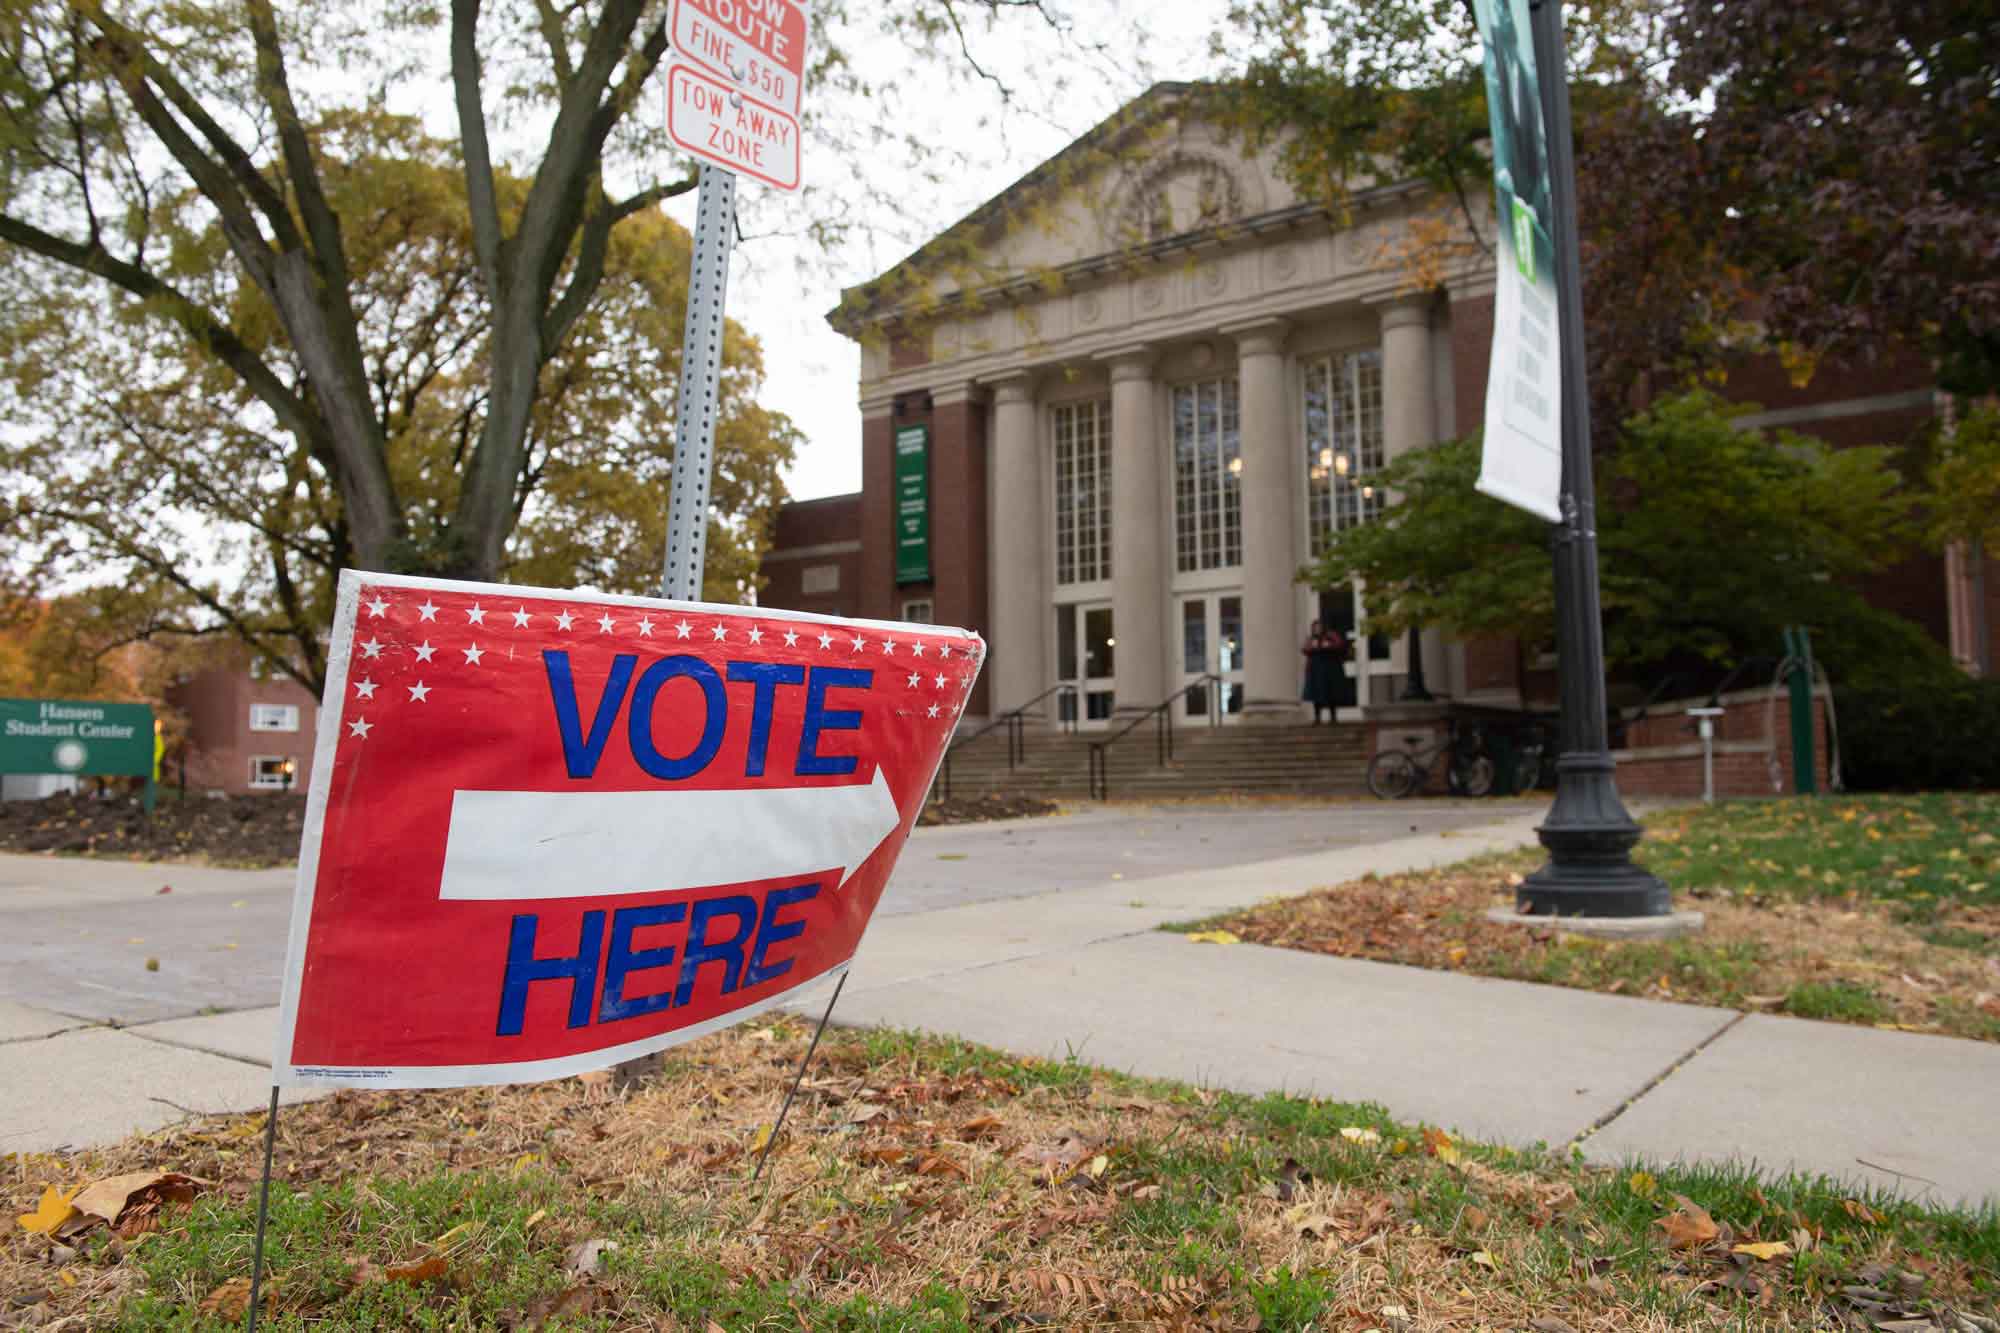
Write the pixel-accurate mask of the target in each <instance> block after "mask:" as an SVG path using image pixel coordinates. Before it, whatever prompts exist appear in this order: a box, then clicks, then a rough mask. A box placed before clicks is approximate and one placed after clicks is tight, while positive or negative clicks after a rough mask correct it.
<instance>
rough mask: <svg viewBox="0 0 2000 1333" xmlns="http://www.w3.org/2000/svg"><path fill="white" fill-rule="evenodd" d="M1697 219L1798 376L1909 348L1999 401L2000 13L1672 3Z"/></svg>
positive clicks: (1928, 4)
mask: <svg viewBox="0 0 2000 1333" xmlns="http://www.w3.org/2000/svg"><path fill="white" fill-rule="evenodd" d="M1668 39H1669V42H1670V44H1671V46H1672V48H1673V50H1674V53H1675V57H1674V62H1673V67H1672V71H1673V80H1674V83H1675V84H1676V85H1678V87H1679V88H1680V90H1681V91H1682V92H1683V93H1684V94H1686V95H1687V96H1689V97H1691V98H1699V99H1701V102H1702V104H1704V105H1705V106H1706V107H1707V108H1708V109H1706V110H1705V111H1704V112H1703V114H1702V115H1701V118H1700V122H1701V128H1702V155H1701V158H1700V161H1699V166H1700V171H1701V174H1700V175H1699V176H1698V177H1686V176H1685V174H1684V173H1682V176H1681V179H1680V180H1679V181H1678V182H1677V183H1678V184H1679V185H1680V186H1681V187H1682V188H1684V189H1686V190H1687V191H1688V192H1689V197H1690V198H1691V199H1694V200H1698V201H1700V203H1701V204H1702V209H1701V212H1702V213H1703V214H1705V217H1706V222H1705V225H1707V226H1708V227H1709V228H1711V229H1712V230H1713V231H1714V232H1715V234H1716V236H1717V237H1718V239H1719V241H1720V243H1721V245H1722V250H1723V254H1724V256H1725V258H1726V259H1727V260H1728V261H1729V262H1730V263H1732V264H1734V265H1736V266H1738V267H1740V268H1741V269H1742V270H1743V271H1744V272H1745V273H1746V274H1747V275H1749V277H1750V278H1751V280H1752V281H1753V283H1754V285H1755V289H1756V290H1757V292H1758V293H1759V298H1760V302H1759V303H1760V313H1761V317H1762V318H1763V320H1764V321H1765V322H1766V324H1767V326H1768V328H1769V329H1770V331H1771V332H1772V333H1773V334H1774V335H1775V336H1777V337H1780V338H1783V339H1785V340H1787V341H1788V342H1790V343H1791V344H1793V345H1794V346H1795V347H1796V349H1797V351H1798V353H1799V354H1800V357H1801V364H1802V365H1810V364H1811V363H1812V362H1813V361H1814V360H1816V359H1818V358H1820V357H1822V356H1838V357H1842V358H1845V359H1857V358H1860V357H1865V356H1870V355H1874V354H1877V353H1879V352H1881V351H1883V350H1884V349H1887V348H1895V347H1898V346H1901V347H1904V348H1914V349H1917V350H1919V351H1921V352H1922V353H1923V354H1924V355H1925V356H1927V357H1928V358H1929V359H1930V361H1931V362H1932V363H1933V364H1934V365H1935V366H1936V367H1937V369H1938V373H1939V377H1940V381H1941V382H1942V383H1943V384H1944V385H1945V387H1947V388H1950V389H1953V390H1955V391H1957V392H1960V393H1968V394H1978V393H1992V392H1994V391H1996V390H2000V170H1996V169H1995V163H1996V162H2000V59H1996V58H1995V55H1994V53H1995V52H1996V51H2000V5H1995V4H1992V3H1990V0H1982V2H1980V3H1966V2H1965V0H1897V3H1894V4H1881V3H1878V2H1877V0H1821V3H1816V4H1810V5H1801V4H1797V3H1793V2H1791V0H1680V3H1679V4H1678V5H1676V6H1675V7H1674V9H1673V12H1672V20H1671V24H1670V27H1669V31H1668Z"/></svg>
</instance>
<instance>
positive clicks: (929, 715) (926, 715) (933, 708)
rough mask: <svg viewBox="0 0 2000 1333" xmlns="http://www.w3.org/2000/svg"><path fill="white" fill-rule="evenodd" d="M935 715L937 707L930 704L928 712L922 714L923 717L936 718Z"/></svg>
mask: <svg viewBox="0 0 2000 1333" xmlns="http://www.w3.org/2000/svg"><path fill="white" fill-rule="evenodd" d="M937 715H938V706H937V705H936V704H932V705H931V710H930V712H928V713H926V714H924V716H925V717H936V716H937Z"/></svg>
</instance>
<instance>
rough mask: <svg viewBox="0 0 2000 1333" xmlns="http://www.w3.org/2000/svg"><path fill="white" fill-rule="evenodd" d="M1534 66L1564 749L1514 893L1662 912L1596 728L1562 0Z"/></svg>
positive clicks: (1591, 558)
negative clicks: (1549, 242)
mask: <svg viewBox="0 0 2000 1333" xmlns="http://www.w3.org/2000/svg"><path fill="white" fill-rule="evenodd" d="M1529 2H1530V5H1531V7H1532V9H1533V12H1534V17H1533V29H1534V38H1535V68H1536V72H1537V73H1538V74H1539V75H1540V76H1541V85H1542V118H1543V120H1544V122H1545V123H1546V124H1547V126H1548V135H1549V200H1550V203H1551V205H1552V207H1551V210H1550V211H1551V212H1552V213H1553V214H1554V215H1555V217H1554V222H1555V228H1554V230H1555V234H1554V236H1553V238H1552V239H1553V240H1554V242H1555V259H1556V294H1557V298H1558V299H1559V300H1560V301H1561V302H1562V314H1561V339H1562V347H1561V354H1562V394H1563V402H1562V511H1563V521H1562V522H1561V523H1559V524H1557V525H1556V529H1555V564H1556V570H1555V573H1556V659H1557V663H1558V674H1559V676H1560V680H1561V687H1562V737H1561V742H1562V748H1561V752H1560V758H1558V759H1557V760H1556V774H1557V780H1556V799H1555V805H1554V806H1553V807H1552V808H1551V809H1550V810H1549V817H1548V819H1547V820H1545V821H1544V822H1543V824H1542V826H1541V828H1540V829H1539V830H1538V832H1539V834H1540V836H1541V839H1542V845H1543V846H1544V847H1546V848H1548V849H1549V863H1548V864H1547V865H1546V866H1543V867H1542V868H1541V869H1540V870H1537V871H1536V872H1535V873H1534V874H1532V875H1530V876H1528V878H1527V880H1526V882H1524V883H1523V884H1522V885H1521V887H1520V888H1519V889H1518V890H1517V891H1516V893H1515V899H1516V904H1517V905H1518V906H1519V908H1520V909H1521V910H1522V911H1524V912H1532V913H1535V914H1537V915H1542V916H1665V915H1667V914H1668V913H1669V912H1671V911H1672V910H1673V902H1672V898H1671V896H1670V895H1669V894H1668V892H1667V886H1666V885H1665V884H1664V883H1663V882H1661V881H1660V879H1659V878H1658V877H1656V876H1654V875H1651V874H1648V873H1647V872H1646V871H1645V870H1644V869H1642V868H1641V867H1639V866H1636V865H1634V864H1633V863H1632V855H1631V853H1632V845H1633V844H1634V843H1636V842H1638V841H1639V825H1638V824H1637V823H1636V822H1634V821H1633V819H1632V816H1631V814H1630V813H1629V812H1628V811H1627V810H1626V809H1625V803H1624V802H1623V801H1622V800H1620V799H1619V796H1618V780H1617V778H1616V777H1615V776H1614V771H1613V768H1614V765H1613V760H1612V758H1611V748H1610V745H1609V744H1608V738H1607V736H1606V732H1605V708H1604V623H1603V615H1602V612H1601V611H1600V610H1599V605H1598V593H1597V499H1596V486H1595V483H1594V482H1593V480H1592V478H1591V474H1590V387H1589V382H1588V380H1587V379H1586V378H1585V377H1586V375H1587V373H1588V370H1587V367H1586V364H1585V361H1584V348H1583V276H1582V265H1581V263H1580V262H1579V260H1578V257H1577V240H1576V162H1575V153H1574V150H1573V147H1572V144H1571V142H1570V119H1569V67H1568V63H1567V61H1566V59H1565V52H1564V47H1563V30H1562V0H1529Z"/></svg>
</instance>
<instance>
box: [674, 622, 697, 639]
mask: <svg viewBox="0 0 2000 1333" xmlns="http://www.w3.org/2000/svg"><path fill="white" fill-rule="evenodd" d="M692 633H694V626H693V625H690V624H688V623H687V621H685V620H683V621H680V622H678V623H677V624H675V626H674V637H675V638H676V639H685V638H686V637H687V636H688V635H690V634H692Z"/></svg>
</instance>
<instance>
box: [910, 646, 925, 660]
mask: <svg viewBox="0 0 2000 1333" xmlns="http://www.w3.org/2000/svg"><path fill="white" fill-rule="evenodd" d="M910 651H911V652H913V653H915V654H916V655H917V656H918V657H922V656H923V655H924V645H923V644H922V643H913V644H911V645H910Z"/></svg>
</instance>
